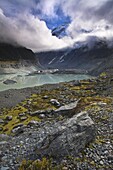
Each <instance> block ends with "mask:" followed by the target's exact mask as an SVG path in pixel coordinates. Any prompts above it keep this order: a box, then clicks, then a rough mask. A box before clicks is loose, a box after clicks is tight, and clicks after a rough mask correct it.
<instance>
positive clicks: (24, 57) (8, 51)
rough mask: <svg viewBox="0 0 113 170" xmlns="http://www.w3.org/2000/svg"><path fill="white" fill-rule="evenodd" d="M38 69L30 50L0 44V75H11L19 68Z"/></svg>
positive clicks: (36, 61)
mask: <svg viewBox="0 0 113 170" xmlns="http://www.w3.org/2000/svg"><path fill="white" fill-rule="evenodd" d="M28 67H39V63H38V60H37V59H36V56H35V54H34V53H33V51H32V50H30V49H27V48H25V47H21V46H14V45H11V44H6V43H0V73H13V72H15V71H16V70H18V69H20V68H24V69H26V68H28Z"/></svg>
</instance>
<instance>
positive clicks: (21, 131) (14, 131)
mask: <svg viewBox="0 0 113 170" xmlns="http://www.w3.org/2000/svg"><path fill="white" fill-rule="evenodd" d="M23 132H24V130H23V127H17V128H14V129H13V130H12V133H14V134H15V135H18V134H20V133H23Z"/></svg>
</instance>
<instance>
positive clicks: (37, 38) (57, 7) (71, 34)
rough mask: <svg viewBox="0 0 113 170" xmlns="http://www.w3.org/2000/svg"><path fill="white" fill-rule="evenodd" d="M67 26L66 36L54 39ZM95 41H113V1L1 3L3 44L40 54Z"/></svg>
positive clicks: (11, 0)
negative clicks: (102, 39)
mask: <svg viewBox="0 0 113 170" xmlns="http://www.w3.org/2000/svg"><path fill="white" fill-rule="evenodd" d="M65 23H68V27H67V28H66V35H65V36H64V37H62V38H58V37H56V36H53V35H52V29H53V28H55V27H57V26H60V25H62V24H65ZM95 37H98V38H104V39H106V40H108V41H112V40H113V0H94V1H93V0H0V42H7V43H12V44H16V45H21V46H25V47H27V48H30V49H32V50H33V51H34V52H40V51H48V50H57V49H62V48H66V47H72V46H73V45H74V44H76V42H78V41H89V42H90V41H92V40H93V39H95Z"/></svg>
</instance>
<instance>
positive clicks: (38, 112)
mask: <svg viewBox="0 0 113 170" xmlns="http://www.w3.org/2000/svg"><path fill="white" fill-rule="evenodd" d="M46 113H47V111H46V110H37V111H35V112H30V113H29V114H30V116H39V115H40V114H46Z"/></svg>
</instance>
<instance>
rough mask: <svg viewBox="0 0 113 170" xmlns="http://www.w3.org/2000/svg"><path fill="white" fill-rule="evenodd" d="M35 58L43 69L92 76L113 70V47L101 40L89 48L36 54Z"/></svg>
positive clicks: (82, 47) (82, 46)
mask: <svg viewBox="0 0 113 170" xmlns="http://www.w3.org/2000/svg"><path fill="white" fill-rule="evenodd" d="M93 43H94V42H93ZM37 57H38V59H39V62H40V63H41V65H43V67H44V68H52V69H53V68H57V69H81V70H85V71H88V72H89V73H90V74H93V75H98V74H100V73H101V72H103V71H105V70H108V69H111V68H113V47H108V45H107V43H106V41H102V40H100V41H96V42H95V44H93V45H92V46H91V47H89V46H88V45H87V44H84V45H81V46H78V47H77V48H76V47H75V48H73V49H72V48H71V49H69V48H68V49H64V50H60V51H49V52H42V53H38V54H37Z"/></svg>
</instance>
